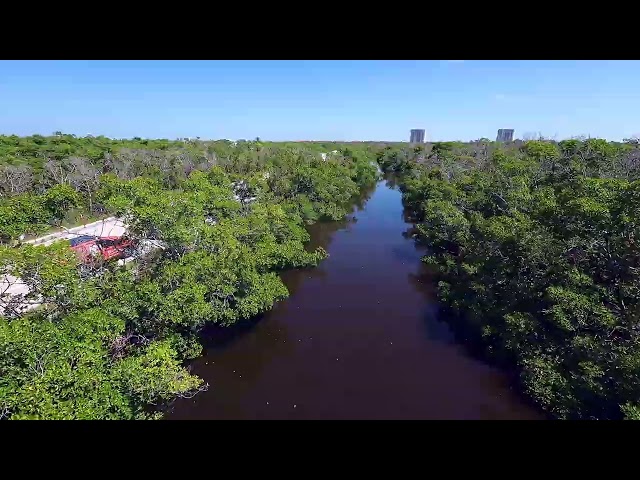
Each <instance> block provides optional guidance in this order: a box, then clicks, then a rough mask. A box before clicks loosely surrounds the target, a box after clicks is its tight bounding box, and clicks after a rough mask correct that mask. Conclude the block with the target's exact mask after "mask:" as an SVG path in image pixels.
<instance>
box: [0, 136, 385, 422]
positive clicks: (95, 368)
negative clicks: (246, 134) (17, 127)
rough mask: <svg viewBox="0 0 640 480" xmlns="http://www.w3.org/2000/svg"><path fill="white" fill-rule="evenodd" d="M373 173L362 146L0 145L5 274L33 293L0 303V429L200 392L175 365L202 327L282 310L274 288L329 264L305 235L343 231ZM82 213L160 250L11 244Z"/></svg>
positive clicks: (140, 408) (132, 413)
mask: <svg viewBox="0 0 640 480" xmlns="http://www.w3.org/2000/svg"><path fill="white" fill-rule="evenodd" d="M328 152H332V153H328ZM323 154H324V155H323ZM372 161H375V156H374V155H372V153H371V152H370V150H369V147H368V146H367V145H358V144H354V145H348V144H335V143H326V144H305V143H297V142H296V143H270V142H260V141H259V140H256V141H240V142H229V141H213V142H207V141H199V140H195V141H193V140H179V141H168V140H142V139H133V140H110V139H107V138H105V137H85V138H76V137H75V136H72V135H63V134H57V135H54V136H51V137H41V136H37V135H36V136H31V137H17V136H10V137H7V136H0V192H1V194H2V197H1V198H0V242H1V244H0V265H2V273H3V275H11V276H12V277H19V278H20V279H22V281H24V282H25V283H26V284H27V285H28V286H29V293H27V294H26V295H23V296H22V297H21V298H18V299H16V298H15V297H11V296H9V295H6V294H5V293H6V292H2V297H1V298H2V300H1V301H2V303H3V305H2V306H3V312H4V315H3V317H2V318H0V418H3V419H151V418H161V417H162V415H163V412H164V411H166V409H167V408H168V407H169V406H170V405H171V402H172V401H174V400H175V399H177V398H181V397H191V396H193V395H195V394H197V393H198V392H200V391H202V390H205V389H206V388H207V385H206V384H204V382H203V380H202V379H200V378H198V377H196V376H194V375H192V374H190V373H189V371H188V369H187V368H185V366H184V365H185V362H186V361H187V360H189V359H193V358H196V357H198V356H199V355H200V354H201V350H202V347H201V345H200V342H199V340H200V339H199V332H200V331H201V329H202V328H203V326H204V325H205V323H207V322H209V323H215V324H219V325H222V326H229V325H232V324H234V323H236V322H239V321H242V320H246V319H251V318H253V317H255V316H257V315H259V314H260V313H262V312H264V311H267V310H269V309H270V308H271V307H272V305H273V304H274V303H275V302H277V301H279V300H281V299H284V298H286V297H287V296H288V291H287V288H286V287H285V285H284V284H283V283H282V281H281V279H280V277H279V275H278V274H279V273H280V272H282V271H284V270H287V269H291V268H301V267H309V266H315V265H317V264H318V262H320V261H321V260H322V259H323V258H325V257H326V255H327V254H326V252H325V251H324V250H322V249H321V248H318V249H316V250H315V251H313V252H308V251H306V250H305V244H306V243H307V242H308V240H309V234H308V233H307V230H306V229H305V225H309V224H311V223H314V222H316V221H320V220H323V219H334V220H337V219H340V218H342V217H344V216H345V215H346V213H347V212H348V209H349V206H350V204H349V202H350V201H351V199H352V198H353V197H355V196H356V195H357V194H358V193H359V192H360V191H361V190H362V189H363V188H365V187H366V186H368V185H371V184H372V183H375V181H376V180H377V178H378V172H377V168H376V166H375V164H373V163H372ZM78 212H81V214H82V215H83V216H84V217H85V218H86V217H88V218H91V217H94V216H102V215H114V216H118V217H121V218H123V219H125V221H126V223H127V225H128V227H129V231H128V235H130V236H131V237H133V239H134V240H138V241H143V240H144V241H147V240H153V241H156V242H158V243H159V244H161V245H162V248H161V249H155V250H153V251H150V252H147V253H146V254H145V255H142V256H140V257H138V258H137V259H136V261H135V262H131V263H128V264H127V265H124V266H122V265H117V264H116V263H114V262H107V263H101V264H95V265H93V264H92V265H91V266H89V267H87V266H86V265H82V266H81V265H80V264H79V260H78V258H77V257H76V256H75V254H74V253H73V252H72V251H71V250H70V249H69V246H68V244H67V242H58V243H55V244H53V245H51V246H48V247H34V246H32V245H28V244H23V243H21V242H20V241H19V238H20V236H22V235H38V234H41V233H43V232H46V231H49V230H51V229H52V227H55V226H58V225H60V223H62V222H65V224H67V225H68V224H69V223H68V222H69V221H70V220H69V218H70V215H74V216H77V215H78ZM81 267H82V268H81ZM35 299H37V301H38V302H39V303H41V304H42V305H41V306H40V307H39V308H37V309H35V310H32V311H30V312H27V313H23V312H20V311H19V309H18V308H16V304H17V303H19V302H20V301H29V300H32V301H35Z"/></svg>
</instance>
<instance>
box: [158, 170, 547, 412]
mask: <svg viewBox="0 0 640 480" xmlns="http://www.w3.org/2000/svg"><path fill="white" fill-rule="evenodd" d="M410 226H411V225H410V224H408V223H407V222H406V220H405V218H404V215H403V207H402V200H401V194H400V192H399V191H398V190H397V189H396V188H394V185H393V184H392V183H391V181H386V180H385V181H381V182H379V183H378V184H377V185H376V187H375V189H371V191H369V192H366V195H364V196H363V198H362V199H361V200H360V202H359V203H358V204H357V205H356V206H355V207H354V210H353V213H352V214H351V215H349V216H348V217H347V218H346V219H345V220H343V221H341V222H323V223H318V224H316V225H313V226H312V227H311V235H312V241H311V243H312V246H313V247H315V246H318V245H321V246H323V247H324V248H325V249H326V250H327V251H328V252H329V254H330V256H329V258H328V259H327V260H325V261H324V262H322V263H321V264H320V266H319V267H318V268H315V269H308V270H306V269H305V270H298V271H290V272H286V273H285V274H284V275H283V280H284V282H285V284H286V285H287V287H288V288H289V291H290V292H291V296H290V297H289V298H288V299H287V300H285V301H283V302H280V303H279V304H277V305H276V306H275V307H274V308H273V310H272V311H270V312H268V313H267V314H265V315H263V316H262V317H261V318H260V319H257V320H256V321H254V322H251V323H246V324H243V325H238V326H235V327H232V328H229V329H222V328H218V327H213V328H211V329H209V330H208V331H207V332H206V334H205V336H206V341H207V345H206V350H205V352H204V355H203V356H202V357H201V358H199V359H198V360H196V361H195V362H194V363H193V373H195V374H197V375H199V376H200V377H202V378H203V379H204V380H205V381H207V382H208V383H209V384H210V388H209V391H207V392H204V393H201V394H199V395H197V396H196V397H195V398H193V399H181V400H180V401H178V402H176V404H175V405H174V406H173V409H172V411H171V413H170V414H169V415H168V418H169V419H535V418H540V417H541V416H540V415H539V414H538V413H537V412H536V411H534V410H533V409H532V408H531V407H529V406H528V405H526V404H525V403H524V402H523V400H522V399H521V398H519V397H518V395H516V393H515V392H514V391H513V390H512V389H511V388H510V387H509V382H508V380H507V378H506V376H504V375H503V374H502V373H501V372H499V371H497V370H496V369H494V368H492V367H490V366H488V365H486V364H485V363H483V362H481V361H479V360H477V359H475V358H473V357H472V356H470V355H469V354H468V353H467V352H466V350H465V349H464V348H463V347H462V346H461V345H459V344H457V343H456V342H454V339H453V335H452V333H451V331H450V330H449V328H448V327H447V325H446V323H444V322H442V321H440V320H439V318H438V307H437V301H436V298H435V293H434V290H433V282H432V281H430V279H429V277H428V275H427V274H426V271H425V270H424V267H423V266H422V264H421V262H420V257H421V255H422V253H421V252H420V251H419V250H418V249H417V248H416V247H415V245H414V243H413V241H412V240H411V239H410V238H408V237H407V236H406V235H403V233H404V232H406V231H407V229H408V228H409V227H410Z"/></svg>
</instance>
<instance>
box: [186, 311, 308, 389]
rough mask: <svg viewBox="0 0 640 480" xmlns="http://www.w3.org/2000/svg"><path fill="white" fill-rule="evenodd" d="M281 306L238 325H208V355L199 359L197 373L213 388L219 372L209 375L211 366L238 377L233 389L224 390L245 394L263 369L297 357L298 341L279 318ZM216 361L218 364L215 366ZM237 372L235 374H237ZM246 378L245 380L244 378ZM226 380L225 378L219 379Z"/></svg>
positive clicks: (206, 346)
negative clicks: (292, 337) (275, 359)
mask: <svg viewBox="0 0 640 480" xmlns="http://www.w3.org/2000/svg"><path fill="white" fill-rule="evenodd" d="M278 310H279V309H278V307H277V306H276V307H275V311H271V312H266V313H264V314H262V315H259V316H258V317H256V318H253V319H251V320H245V321H242V322H238V323H237V324H235V325H232V326H230V327H220V326H217V325H210V326H208V327H207V328H206V329H205V330H204V331H203V333H202V341H203V344H204V347H205V355H204V356H203V357H201V358H200V359H199V360H198V362H197V363H198V365H197V368H196V373H198V374H199V375H201V376H203V377H212V378H205V380H207V381H209V383H211V384H212V385H214V386H215V384H216V378H213V377H216V376H217V375H215V373H213V374H211V375H207V374H206V369H207V367H206V366H204V365H206V364H207V363H212V370H214V369H213V367H214V366H215V370H214V371H217V372H219V371H220V370H221V369H222V370H224V372H225V375H227V376H228V375H231V376H234V377H235V376H237V380H238V381H237V382H233V388H232V389H230V388H228V387H227V386H225V387H221V388H220V391H222V390H224V391H225V394H226V395H238V394H241V393H242V392H243V391H244V390H245V389H246V388H248V387H250V386H251V385H252V383H253V382H255V381H256V380H257V379H258V378H260V374H261V372H262V368H263V366H264V365H266V364H268V363H269V362H270V361H271V360H272V359H274V358H276V357H289V356H293V355H294V354H295V349H296V345H295V340H294V339H290V338H289V332H288V330H287V327H286V323H285V322H283V321H282V320H280V319H279V315H280V313H279V312H278ZM213 362H215V364H213ZM234 370H235V375H234V372H233V371H234ZM240 375H242V378H240ZM217 380H218V381H223V379H222V377H219V378H218V379H217Z"/></svg>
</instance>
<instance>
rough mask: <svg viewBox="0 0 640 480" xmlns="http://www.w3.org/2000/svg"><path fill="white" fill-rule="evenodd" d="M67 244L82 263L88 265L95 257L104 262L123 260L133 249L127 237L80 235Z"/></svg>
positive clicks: (131, 242)
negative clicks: (69, 244)
mask: <svg viewBox="0 0 640 480" xmlns="http://www.w3.org/2000/svg"><path fill="white" fill-rule="evenodd" d="M69 243H71V249H72V250H73V251H75V252H76V253H77V254H78V256H79V257H80V259H81V260H82V262H83V263H88V262H89V261H91V260H92V259H94V258H96V257H98V258H100V257H101V258H102V259H103V260H105V261H107V260H112V259H120V258H125V257H128V256H130V254H131V251H132V249H133V241H132V240H131V239H130V238H127V237H94V236H91V235H81V236H79V237H76V238H72V239H71V240H69Z"/></svg>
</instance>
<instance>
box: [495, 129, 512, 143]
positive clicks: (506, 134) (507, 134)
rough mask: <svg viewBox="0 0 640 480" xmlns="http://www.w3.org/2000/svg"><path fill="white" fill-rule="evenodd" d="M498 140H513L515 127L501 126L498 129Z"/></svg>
mask: <svg viewBox="0 0 640 480" xmlns="http://www.w3.org/2000/svg"><path fill="white" fill-rule="evenodd" d="M496 142H513V128H501V129H500V130H498V136H497V137H496Z"/></svg>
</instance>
